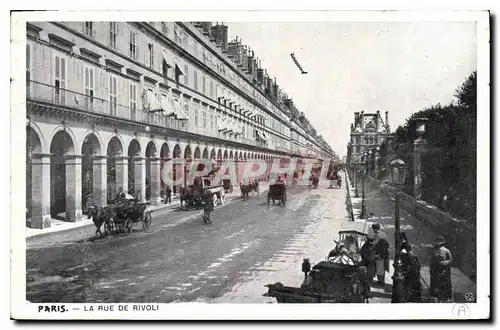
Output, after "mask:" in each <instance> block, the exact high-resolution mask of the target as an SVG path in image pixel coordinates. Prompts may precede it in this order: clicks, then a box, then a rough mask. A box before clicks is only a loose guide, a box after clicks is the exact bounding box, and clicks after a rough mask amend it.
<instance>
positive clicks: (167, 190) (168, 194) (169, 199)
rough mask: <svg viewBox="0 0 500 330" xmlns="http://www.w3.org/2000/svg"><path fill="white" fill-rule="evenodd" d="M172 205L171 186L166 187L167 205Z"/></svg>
mask: <svg viewBox="0 0 500 330" xmlns="http://www.w3.org/2000/svg"><path fill="white" fill-rule="evenodd" d="M167 203H168V204H172V188H170V186H169V185H167V186H166V187H165V204H167Z"/></svg>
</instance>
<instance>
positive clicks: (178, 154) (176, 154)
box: [172, 144, 182, 158]
mask: <svg viewBox="0 0 500 330" xmlns="http://www.w3.org/2000/svg"><path fill="white" fill-rule="evenodd" d="M181 154H182V150H181V146H180V145H179V144H176V145H175V146H174V150H172V158H181Z"/></svg>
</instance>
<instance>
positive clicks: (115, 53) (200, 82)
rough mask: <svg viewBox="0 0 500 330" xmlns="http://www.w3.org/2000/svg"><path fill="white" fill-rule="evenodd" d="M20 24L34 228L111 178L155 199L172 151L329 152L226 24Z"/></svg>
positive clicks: (230, 154)
mask: <svg viewBox="0 0 500 330" xmlns="http://www.w3.org/2000/svg"><path fill="white" fill-rule="evenodd" d="M26 31H27V45H26V102H27V124H26V126H27V128H26V129H27V165H28V167H27V175H26V178H27V183H28V187H27V188H28V189H27V206H28V212H29V214H30V217H31V226H32V227H36V228H43V227H46V226H49V225H50V218H51V217H52V218H53V217H57V216H62V217H63V218H65V220H66V221H78V220H80V219H81V218H82V208H83V206H84V204H85V203H86V202H88V200H89V197H88V196H91V197H90V198H91V200H92V202H93V203H94V204H96V205H99V206H101V205H106V204H107V203H108V202H109V201H110V200H112V199H114V196H115V194H116V191H117V189H118V188H119V187H122V188H123V189H124V190H125V191H129V192H131V193H134V194H135V195H136V196H140V198H141V199H142V200H146V199H147V200H149V201H150V202H151V203H152V204H157V203H159V202H160V194H161V191H162V188H163V183H162V180H161V178H160V176H161V170H162V166H163V164H164V163H165V161H167V160H169V159H172V158H186V159H193V158H194V159H200V158H204V159H234V160H238V161H241V162H243V161H245V160H250V159H265V160H267V161H271V160H272V159H274V158H276V157H298V158H319V159H330V158H331V157H332V155H333V154H334V153H333V151H332V150H331V148H330V147H329V146H328V145H327V144H326V143H325V141H324V140H323V139H322V137H321V136H317V135H316V132H315V130H314V129H313V128H312V127H311V126H310V125H308V121H307V120H306V119H305V116H304V115H303V114H302V116H300V115H299V116H295V115H294V114H295V113H296V109H295V108H294V107H291V108H290V101H291V100H290V99H289V98H288V97H285V95H284V93H283V92H282V91H281V89H280V88H279V86H278V85H277V84H276V79H274V80H272V79H271V78H270V77H269V76H268V75H267V72H266V71H265V70H264V69H262V68H261V67H260V63H259V61H258V59H257V58H256V57H255V55H254V54H253V52H251V53H250V51H249V50H248V47H246V46H242V45H241V42H240V45H238V41H236V42H235V43H232V42H228V40H227V26H225V25H218V24H217V25H215V26H214V25H212V24H211V23H207V22H196V23H186V22H183V23H180V22H134V23H127V22H31V23H28V24H27V30H26ZM287 104H288V105H287ZM174 170H176V171H184V169H182V168H179V169H174ZM174 188H175V187H174Z"/></svg>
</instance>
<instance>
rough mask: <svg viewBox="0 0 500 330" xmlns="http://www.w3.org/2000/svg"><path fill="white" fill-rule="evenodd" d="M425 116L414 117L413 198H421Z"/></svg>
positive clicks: (425, 142)
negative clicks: (415, 135) (415, 133)
mask: <svg viewBox="0 0 500 330" xmlns="http://www.w3.org/2000/svg"><path fill="white" fill-rule="evenodd" d="M426 121H427V118H416V119H415V122H416V131H417V136H418V138H417V139H416V140H415V141H414V142H413V148H414V157H413V177H414V190H413V197H415V200H419V199H422V160H421V156H422V152H423V151H424V150H425V146H426V144H427V141H426V140H425V139H424V134H425V123H426Z"/></svg>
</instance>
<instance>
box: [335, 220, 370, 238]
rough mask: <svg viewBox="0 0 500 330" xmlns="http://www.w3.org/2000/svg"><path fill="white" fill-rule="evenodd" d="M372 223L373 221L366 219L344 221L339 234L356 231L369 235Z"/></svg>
mask: <svg viewBox="0 0 500 330" xmlns="http://www.w3.org/2000/svg"><path fill="white" fill-rule="evenodd" d="M370 225H371V223H370V222H366V221H344V222H342V224H341V226H340V230H339V234H341V233H356V234H361V235H368V234H369V233H370V231H371V228H370Z"/></svg>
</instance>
